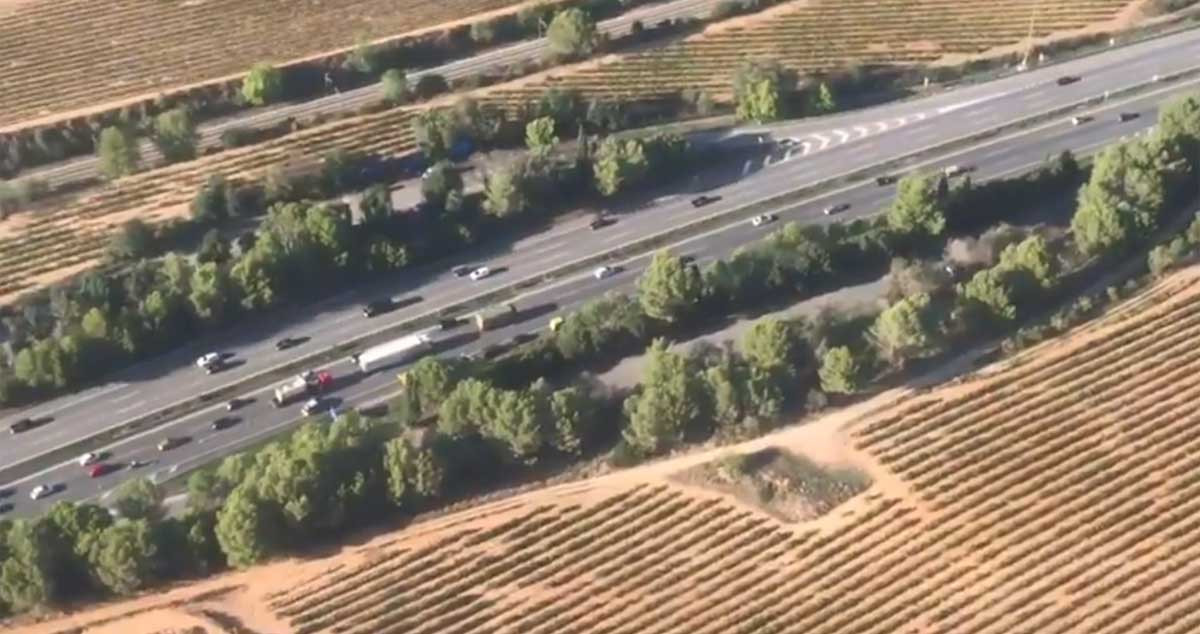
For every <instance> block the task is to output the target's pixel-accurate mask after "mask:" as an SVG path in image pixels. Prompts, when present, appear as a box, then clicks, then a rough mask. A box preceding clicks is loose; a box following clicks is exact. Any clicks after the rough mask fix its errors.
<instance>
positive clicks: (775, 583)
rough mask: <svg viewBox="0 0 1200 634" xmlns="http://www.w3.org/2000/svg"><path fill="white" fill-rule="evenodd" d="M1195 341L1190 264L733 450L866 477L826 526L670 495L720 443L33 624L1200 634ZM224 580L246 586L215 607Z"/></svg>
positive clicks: (1199, 375)
mask: <svg viewBox="0 0 1200 634" xmlns="http://www.w3.org/2000/svg"><path fill="white" fill-rule="evenodd" d="M1197 341H1200V270H1198V269H1196V268H1193V269H1190V270H1187V271H1184V272H1182V273H1180V274H1177V275H1176V276H1174V277H1173V278H1171V279H1169V280H1167V281H1166V282H1164V283H1162V284H1160V285H1159V286H1158V287H1157V288H1156V289H1154V290H1153V291H1152V292H1151V293H1150V294H1148V295H1146V296H1145V297H1144V298H1143V299H1142V300H1140V301H1135V302H1133V303H1131V304H1130V305H1129V308H1128V309H1125V310H1122V311H1117V312H1115V313H1113V315H1112V316H1111V317H1110V318H1107V319H1105V320H1103V321H1101V322H1099V323H1098V324H1097V325H1095V326H1093V327H1089V328H1085V329H1083V330H1081V331H1080V332H1078V333H1076V334H1075V335H1073V336H1072V337H1070V338H1068V339H1066V340H1064V341H1052V342H1049V343H1047V344H1044V345H1043V346H1041V347H1039V348H1035V349H1033V350H1031V351H1028V352H1027V353H1025V354H1024V355H1022V356H1021V357H1018V358H1017V359H1016V360H1015V361H1014V362H1011V363H1009V365H1008V367H1007V368H1001V369H999V370H998V371H992V372H988V373H985V374H983V375H981V376H980V377H977V378H975V379H971V380H968V381H966V382H965V383H962V384H960V385H950V386H946V387H944V388H941V389H939V390H936V391H933V392H928V393H924V394H915V393H910V394H909V395H908V396H907V397H901V398H899V399H897V398H895V397H893V398H891V401H890V402H891V404H890V405H889V406H888V407H886V408H885V409H883V410H882V411H880V412H878V413H875V414H870V415H868V416H867V418H860V419H854V418H852V417H850V416H845V415H838V414H834V415H831V416H829V417H826V418H824V419H821V420H819V421H816V422H813V423H810V424H808V425H804V426H798V427H794V428H791V429H788V430H784V431H783V432H780V433H778V434H776V435H774V436H772V437H768V438H766V439H762V440H760V441H755V442H752V443H748V444H747V445H743V446H741V447H739V448H737V449H742V450H760V449H762V448H764V447H766V446H777V447H781V448H786V449H788V450H791V451H817V452H827V453H833V452H835V450H832V449H830V447H831V446H833V445H839V446H840V447H841V448H840V449H838V450H836V452H837V453H838V455H840V456H841V457H842V458H844V459H847V460H851V461H853V462H856V463H857V464H858V466H859V467H860V468H862V469H865V470H867V471H869V472H871V474H872V476H873V479H874V482H875V483H874V484H872V485H871V486H870V488H868V489H867V490H866V491H865V492H864V493H862V494H860V495H859V496H857V497H855V498H853V499H851V500H849V501H847V502H845V503H843V504H842V505H840V506H838V507H835V508H834V509H833V510H832V511H831V512H830V514H828V515H826V516H824V517H821V518H819V519H816V520H811V521H802V522H798V523H784V522H782V521H779V520H776V519H773V518H771V517H769V516H768V515H766V514H765V513H762V512H760V511H759V510H757V509H756V508H754V507H750V506H747V505H745V504H743V503H741V502H739V501H737V500H735V499H733V498H729V497H726V496H724V495H721V494H718V493H714V492H712V491H707V490H704V489H699V488H695V487H684V486H681V485H677V484H671V483H670V482H671V477H670V474H672V473H679V472H680V471H679V470H681V469H685V468H688V467H692V466H695V465H696V464H699V463H700V462H701V461H705V460H711V459H712V457H713V456H717V455H720V454H721V453H722V451H721V450H716V451H710V452H707V453H704V454H698V455H691V456H683V457H680V458H676V459H672V460H668V461H665V462H662V463H658V464H652V465H649V466H646V467H642V468H638V469H634V470H631V471H627V472H622V473H617V474H613V475H611V476H607V477H605V478H600V479H596V480H590V481H583V482H580V483H575V484H569V485H562V486H559V487H554V488H550V489H546V490H543V491H535V492H532V493H529V494H526V495H522V496H519V497H516V498H512V499H509V500H504V501H501V502H493V503H491V504H489V505H485V506H481V507H477V508H475V509H469V510H465V511H462V512H460V513H455V514H451V515H448V516H445V517H443V518H440V519H437V520H433V521H431V522H427V523H421V524H416V525H414V526H411V527H409V528H406V529H403V530H402V531H398V532H395V533H391V534H389V535H384V536H380V537H377V538H375V539H373V540H372V541H370V542H368V543H367V544H365V545H363V546H359V547H355V548H352V549H348V550H347V551H345V552H343V553H341V554H339V555H337V556H335V557H330V558H326V559H324V560H314V561H308V562H304V563H297V562H284V563H280V564H275V565H273V566H267V567H264V568H263V569H261V570H258V571H250V572H248V573H242V574H239V575H233V576H229V577H225V578H221V579H215V580H213V581H212V582H209V583H206V584H199V585H197V586H195V587H193V588H191V589H188V590H186V592H187V593H190V596H192V597H193V598H192V599H188V598H187V597H186V596H184V595H185V592H184V591H175V592H174V593H172V594H171V595H170V596H167V597H158V596H155V597H147V598H146V599H144V600H139V601H137V602H131V603H129V604H124V605H118V606H109V607H106V608H99V609H97V610H96V613H95V614H89V613H84V614H80V615H73V616H72V617H69V621H70V623H66V622H63V621H60V622H49V623H46V624H43V626H41V627H40V628H38V629H30V632H31V633H34V632H38V633H40V632H51V631H66V629H64V628H65V627H66V626H67V625H71V626H87V625H88V624H89V623H94V622H99V621H98V619H100V618H101V617H103V619H105V622H107V623H109V624H110V625H111V626H113V627H126V628H134V627H136V626H138V625H139V621H138V619H140V618H142V616H141V614H142V613H143V612H146V611H150V610H155V609H160V610H161V609H164V606H170V607H171V609H186V611H188V612H189V613H194V612H196V611H201V612H204V613H206V614H207V613H211V612H224V613H228V614H230V615H232V616H234V617H238V618H242V619H246V621H247V622H249V621H251V620H253V621H255V622H256V623H257V624H258V625H259V626H260V627H264V628H265V627H268V626H269V627H270V629H269V630H267V629H264V630H262V631H280V632H284V631H286V632H292V633H294V634H314V633H318V632H343V633H364V634H366V633H370V634H389V633H392V632H405V633H408V634H465V633H469V632H489V633H496V634H507V633H512V634H517V633H521V634H550V633H554V634H559V633H567V634H571V633H584V632H587V633H599V632H603V633H605V634H729V633H741V634H752V633H753V634H757V633H760V632H789V633H790V632H795V633H797V634H800V633H804V634H809V633H812V634H845V633H848V632H853V633H855V634H892V633H894V632H921V633H934V632H938V633H940V632H946V633H949V632H973V633H978V634H1025V633H1029V634H1035V633H1036V634H1047V633H1049V634H1054V633H1067V632H1080V633H1083V632H1086V633H1089V634H1109V633H1111V634H1141V633H1150V632H1155V633H1161V634H1174V633H1178V634H1188V633H1191V632H1195V631H1197V629H1198V628H1200V592H1197V590H1200V567H1198V566H1196V565H1194V561H1195V559H1196V557H1197V556H1198V555H1200V476H1198V475H1197V474H1200V414H1198V413H1197V412H1196V408H1195V402H1196V400H1197V398H1198V397H1200V372H1198V371H1197V370H1200V346H1197V345H1196V344H1197ZM868 405H871V404H868ZM864 409H865V408H864ZM214 589H225V590H226V591H233V590H238V591H240V592H243V593H250V594H253V598H251V597H250V595H249V594H246V595H245V596H242V597H241V598H240V599H238V600H237V601H232V602H230V601H225V602H221V601H217V600H215V599H205V598H203V597H206V596H210V595H211V594H212V593H213V592H214ZM205 593H209V594H208V595H206V594H205ZM268 615H269V616H268ZM113 631H117V630H113ZM129 631H133V630H132V629H131V630H129ZM137 631H150V630H148V629H145V630H143V629H139V630H137ZM221 631H223V630H221Z"/></svg>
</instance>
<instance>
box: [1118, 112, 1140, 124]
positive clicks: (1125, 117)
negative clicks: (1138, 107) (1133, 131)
mask: <svg viewBox="0 0 1200 634" xmlns="http://www.w3.org/2000/svg"><path fill="white" fill-rule="evenodd" d="M1140 116H1142V115H1141V114H1139V113H1137V112H1122V113H1121V114H1119V115H1117V120H1118V121H1120V122H1121V123H1125V122H1126V121H1133V120H1134V119H1136V118H1138V117H1140Z"/></svg>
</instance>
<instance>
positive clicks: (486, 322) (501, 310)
mask: <svg viewBox="0 0 1200 634" xmlns="http://www.w3.org/2000/svg"><path fill="white" fill-rule="evenodd" d="M516 317H517V307H516V306H513V305H512V304H501V305H499V306H492V307H491V308H487V309H485V310H481V311H479V312H477V313H475V314H474V315H473V319H474V320H475V327H476V328H478V329H479V332H483V331H485V330H491V329H493V328H502V327H504V326H507V325H508V324H510V323H512V322H513V320H514V319H516Z"/></svg>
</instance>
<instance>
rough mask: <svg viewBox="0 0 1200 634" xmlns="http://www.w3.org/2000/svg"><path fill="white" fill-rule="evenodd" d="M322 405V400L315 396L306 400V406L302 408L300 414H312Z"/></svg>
mask: <svg viewBox="0 0 1200 634" xmlns="http://www.w3.org/2000/svg"><path fill="white" fill-rule="evenodd" d="M320 407H321V401H319V400H317V399H315V398H310V399H308V400H307V401H305V402H304V406H303V407H301V408H300V415H301V416H308V415H310V414H312V413H313V412H315V411H317V409H318V408H320Z"/></svg>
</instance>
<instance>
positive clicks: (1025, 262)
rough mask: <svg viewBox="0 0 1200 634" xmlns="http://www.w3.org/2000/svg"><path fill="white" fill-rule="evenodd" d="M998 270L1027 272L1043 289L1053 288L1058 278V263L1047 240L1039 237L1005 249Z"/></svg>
mask: <svg viewBox="0 0 1200 634" xmlns="http://www.w3.org/2000/svg"><path fill="white" fill-rule="evenodd" d="M998 268H1000V270H1002V271H1025V272H1027V273H1029V275H1031V276H1032V277H1033V279H1034V280H1036V281H1037V283H1038V285H1039V286H1041V287H1042V288H1050V287H1051V286H1053V285H1054V282H1055V280H1056V279H1057V276H1058V262H1057V261H1056V260H1055V259H1054V256H1052V255H1051V254H1050V247H1049V245H1048V244H1047V243H1046V239H1045V238H1043V237H1042V236H1037V235H1034V236H1029V237H1028V238H1025V239H1024V240H1022V241H1021V242H1019V243H1017V244H1010V245H1008V246H1007V247H1004V250H1003V251H1001V252H1000V262H999V264H998Z"/></svg>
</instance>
